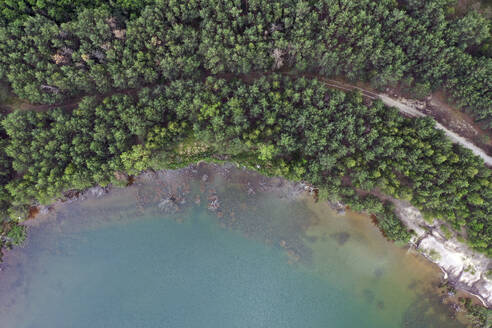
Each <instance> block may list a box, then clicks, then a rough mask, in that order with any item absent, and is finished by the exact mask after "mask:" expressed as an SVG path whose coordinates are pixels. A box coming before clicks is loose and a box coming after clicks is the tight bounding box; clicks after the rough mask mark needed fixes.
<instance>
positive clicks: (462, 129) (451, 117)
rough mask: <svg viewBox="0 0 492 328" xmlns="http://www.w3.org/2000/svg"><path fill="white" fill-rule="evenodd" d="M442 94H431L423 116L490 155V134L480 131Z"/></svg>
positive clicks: (467, 116) (489, 132) (480, 129)
mask: <svg viewBox="0 0 492 328" xmlns="http://www.w3.org/2000/svg"><path fill="white" fill-rule="evenodd" d="M447 99H449V98H447V97H446V95H445V94H444V92H442V91H439V92H435V93H433V94H432V97H431V98H430V99H429V100H428V101H427V108H426V109H425V110H424V112H425V114H427V115H429V116H431V117H433V118H434V119H435V120H436V121H438V122H439V123H441V124H442V125H444V126H445V127H447V128H448V129H450V130H451V131H453V132H456V133H457V134H459V135H460V136H463V137H465V138H467V139H468V140H470V141H472V142H473V143H474V144H475V145H477V146H478V147H480V148H482V149H483V150H484V151H485V152H486V153H487V154H489V155H490V154H492V132H491V131H487V130H484V129H482V128H481V127H480V126H479V125H478V124H477V123H476V122H475V121H474V120H473V119H472V118H471V117H470V116H469V115H467V114H466V113H464V112H462V111H460V110H458V109H457V107H456V106H453V105H452V104H451V103H450V102H449V100H447Z"/></svg>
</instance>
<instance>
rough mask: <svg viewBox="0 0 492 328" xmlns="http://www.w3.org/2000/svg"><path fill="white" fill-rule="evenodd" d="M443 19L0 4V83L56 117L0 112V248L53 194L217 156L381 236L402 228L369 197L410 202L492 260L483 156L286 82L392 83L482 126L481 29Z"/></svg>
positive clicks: (440, 7)
mask: <svg viewBox="0 0 492 328" xmlns="http://www.w3.org/2000/svg"><path fill="white" fill-rule="evenodd" d="M454 5H455V2H454V1H452V0H429V1H418V0H399V1H396V0H380V1H370V0H360V1H352V0H318V1H294V0H274V1H260V0H248V1H244V0H229V1H224V0H200V1H199V0H195V1H193V0H192V1H183V0H146V1H136V0H97V1H87V0H75V1H70V2H68V1H55V0H44V1H33V0H19V1H6V0H4V1H0V78H1V79H2V80H3V81H6V82H7V83H8V84H9V86H10V87H11V89H12V91H13V92H14V93H15V94H16V95H17V96H18V97H19V98H21V99H25V100H27V101H29V102H31V103H37V104H50V105H53V107H54V108H51V109H49V110H47V111H20V110H14V111H12V112H10V113H2V123H1V127H0V138H1V141H0V143H1V147H0V170H1V171H0V206H1V209H0V211H1V214H2V216H4V217H9V218H10V220H4V221H3V222H2V228H1V229H2V230H3V234H2V235H4V236H6V237H3V238H2V239H0V243H2V242H4V243H15V242H17V241H19V240H21V239H22V237H23V236H24V232H23V231H22V227H20V226H18V225H17V224H16V222H17V219H19V218H20V219H23V218H25V217H26V215H27V214H28V212H29V208H30V206H31V205H32V204H37V203H41V204H47V203H49V202H50V201H52V200H53V199H54V198H55V197H59V196H60V195H61V194H62V192H63V191H66V190H71V189H78V190H80V189H84V188H87V187H90V186H92V185H94V184H100V185H107V184H109V183H113V184H121V183H124V182H122V181H119V180H118V179H117V177H118V176H120V175H121V174H119V173H124V174H130V175H132V174H137V173H138V172H140V171H142V170H144V169H148V168H171V167H177V166H180V165H186V163H190V162H193V161H196V160H199V159H204V158H211V157H214V156H217V155H224V156H226V157H227V158H229V159H230V160H233V161H236V162H238V163H242V164H244V165H249V166H250V167H256V165H260V170H261V171H262V172H263V173H265V174H268V175H279V176H284V177H287V178H290V179H296V180H307V181H310V182H312V183H313V184H315V185H316V186H318V187H319V188H320V196H322V198H323V199H324V198H330V199H339V200H342V201H343V202H344V203H346V204H348V205H349V206H351V207H352V208H354V209H356V210H366V211H367V212H369V213H372V214H374V215H375V216H376V218H377V221H378V222H379V225H380V227H381V229H382V230H383V231H384V233H385V235H386V236H387V237H388V238H389V239H392V240H403V241H405V240H408V239H409V237H410V234H411V232H409V231H407V230H406V229H405V227H404V226H403V225H402V223H401V222H400V221H399V220H398V219H397V217H396V215H395V214H394V212H393V211H392V207H391V205H390V204H388V203H383V202H381V201H380V200H379V199H378V198H377V197H375V196H374V195H373V194H375V193H376V192H382V193H385V194H388V195H391V196H394V197H397V198H401V199H405V200H408V201H410V202H411V203H412V204H413V205H415V206H417V207H418V208H420V209H421V210H422V211H423V212H424V213H425V215H426V217H428V218H438V219H440V220H443V221H445V222H448V223H449V224H450V225H451V226H452V227H453V228H454V230H455V232H456V233H457V234H458V235H459V236H460V238H463V239H464V240H466V241H467V242H468V243H469V244H470V246H471V247H473V248H474V249H476V250H478V251H481V252H484V253H486V254H488V255H489V256H490V255H492V225H491V219H492V177H491V175H490V169H488V168H486V167H485V165H484V164H483V162H482V160H481V159H479V158H477V157H475V156H473V155H472V154H471V152H470V151H468V150H466V149H463V148H462V147H460V146H457V145H454V144H452V143H450V142H449V141H448V140H447V139H446V138H445V136H444V135H443V134H442V132H440V131H439V130H436V129H435V128H434V122H433V121H432V120H431V119H426V118H419V119H410V118H405V117H403V116H401V115H400V114H399V113H398V111H397V110H395V109H391V108H387V107H385V106H384V105H383V104H382V103H381V102H379V101H375V102H370V101H368V100H367V99H363V97H362V95H361V94H358V93H348V94H346V93H343V92H340V91H335V90H330V89H329V88H327V87H326V86H325V85H324V84H323V83H322V82H321V81H320V80H318V79H316V78H303V77H301V76H303V75H306V76H307V75H309V76H318V77H335V78H337V77H343V78H345V79H348V80H350V81H353V82H357V81H361V82H365V83H369V84H370V85H371V86H372V87H373V88H376V89H382V90H383V89H385V88H386V87H388V86H389V87H395V86H402V87H404V88H406V89H408V90H409V92H410V93H411V94H412V96H413V97H416V98H424V97H426V96H427V95H429V94H430V93H431V92H432V91H435V90H445V91H446V92H447V94H448V96H449V97H451V98H452V99H453V100H454V101H455V102H456V103H457V104H458V105H460V106H461V107H462V108H463V110H465V111H467V112H469V113H470V114H471V115H472V116H473V117H474V118H475V119H476V120H477V121H478V122H479V123H480V124H481V125H482V126H484V127H485V128H489V129H492V90H491V86H492V80H491V79H492V58H491V54H490V52H489V51H488V50H487V49H488V48H487V47H488V44H489V41H490V35H491V34H490V29H489V25H490V22H489V21H488V20H487V19H486V18H484V17H483V16H482V15H480V14H479V13H477V12H475V11H469V12H466V13H463V14H458V13H456V12H455V11H454ZM287 73H288V74H287ZM295 76H298V77H297V78H296V77H295ZM66 104H70V105H73V106H69V107H70V108H71V107H75V109H73V110H71V109H70V110H67V109H66V108H64V105H66ZM58 107H59V108H58ZM115 173H116V174H115ZM363 195H365V196H363Z"/></svg>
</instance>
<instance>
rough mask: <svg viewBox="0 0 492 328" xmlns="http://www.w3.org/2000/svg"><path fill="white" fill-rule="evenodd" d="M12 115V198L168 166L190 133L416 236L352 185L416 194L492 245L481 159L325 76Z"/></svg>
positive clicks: (187, 85)
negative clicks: (331, 84)
mask: <svg viewBox="0 0 492 328" xmlns="http://www.w3.org/2000/svg"><path fill="white" fill-rule="evenodd" d="M3 126H4V128H5V130H6V132H7V133H8V145H7V147H6V153H7V154H8V155H9V156H10V157H11V158H12V166H13V168H14V169H15V170H16V171H17V172H18V174H19V175H20V176H19V177H18V178H16V179H13V180H11V181H10V182H9V183H8V184H7V186H6V188H7V190H8V191H9V193H10V194H9V195H10V197H11V198H12V204H13V205H14V206H20V205H22V204H25V203H30V202H32V201H34V200H36V199H37V200H40V201H44V202H46V201H49V200H50V199H51V198H52V197H54V196H56V195H58V194H59V193H60V192H61V191H62V190H65V189H70V188H79V189H80V188H84V187H87V186H90V185H92V184H94V183H99V184H103V185H104V184H107V183H109V182H111V181H112V180H113V179H114V178H113V173H114V172H115V171H126V172H129V173H130V174H135V173H137V172H139V171H141V170H143V169H145V168H148V167H149V166H151V165H152V163H153V161H154V159H155V158H156V157H159V156H160V158H165V161H166V163H167V164H168V165H169V166H172V165H176V164H177V163H185V162H187V161H188V160H187V159H190V158H193V159H197V158H199V157H197V156H198V155H197V154H196V153H192V152H188V151H186V150H184V148H186V147H187V145H189V144H190V142H189V141H187V140H191V143H195V144H197V145H198V146H200V145H205V148H206V149H207V153H206V154H205V155H206V156H208V155H209V154H210V153H215V154H223V155H229V157H231V158H238V159H242V160H243V161H244V159H245V158H246V160H247V161H249V162H250V163H251V164H252V165H256V164H259V165H260V167H261V169H262V172H264V173H267V174H270V175H281V176H285V177H288V178H291V179H303V180H308V181H311V182H313V183H315V184H317V185H319V186H320V187H321V188H322V189H323V191H324V194H327V193H331V194H338V195H340V196H341V199H342V201H344V202H345V203H347V204H349V205H350V206H351V207H353V208H354V209H356V210H366V211H368V212H369V213H372V214H374V215H376V217H377V220H378V222H379V225H380V227H381V229H382V230H383V231H384V232H385V234H386V235H387V236H388V238H390V239H393V240H408V238H409V233H408V232H407V231H406V230H405V228H404V226H403V225H402V224H401V222H400V221H399V220H398V219H397V217H396V216H395V214H394V213H393V212H392V210H391V208H390V207H389V206H388V205H387V204H386V205H383V204H382V203H381V202H380V201H379V200H378V199H376V198H375V197H373V196H366V197H362V198H361V197H359V196H357V195H356V193H355V191H354V190H365V191H373V190H376V189H378V190H380V191H383V192H384V193H386V194H389V195H392V196H395V197H397V198H403V199H407V200H409V201H410V202H411V203H412V204H414V205H415V206H417V207H419V208H420V209H422V210H423V211H424V212H425V213H427V215H430V216H433V217H436V218H439V219H442V220H445V221H447V222H449V224H450V225H451V226H453V227H454V228H455V229H456V230H458V231H459V230H461V228H464V229H465V230H466V235H467V238H468V241H469V243H470V245H471V246H472V247H474V248H475V249H477V250H480V251H483V252H487V253H488V254H491V251H492V247H491V246H492V233H491V232H492V225H491V222H490V220H491V217H492V215H491V213H492V177H491V175H490V170H488V169H487V168H486V167H485V166H484V164H483V162H482V160H481V159H479V158H478V157H475V156H473V155H472V153H471V152H470V151H468V150H465V149H463V148H462V147H460V146H458V145H454V144H452V143H451V142H450V141H449V140H447V139H446V137H445V136H444V135H443V133H442V132H441V131H440V130H437V129H435V128H434V122H433V121H432V120H431V119H428V118H418V119H409V118H405V117H403V116H401V115H400V114H399V113H398V111H397V110H396V109H391V108H387V107H385V106H384V105H383V104H382V102H380V101H376V102H373V103H367V102H364V100H363V98H362V96H361V95H360V94H358V93H352V94H346V93H343V92H340V91H335V90H332V89H329V88H327V87H326V86H325V85H324V84H323V83H322V82H320V81H318V80H316V79H306V78H298V79H291V78H288V77H286V76H282V75H270V76H268V77H261V78H258V79H256V80H254V81H252V82H243V81H241V80H230V81H228V80H225V79H216V78H211V77H210V78H208V79H207V80H206V81H204V82H192V81H182V80H177V81H174V82H172V83H170V84H168V85H165V86H155V87H152V88H144V89H142V90H141V91H140V92H139V93H138V94H115V95H113V96H111V97H108V98H105V99H104V100H102V101H101V100H97V99H96V98H94V97H87V98H85V99H84V100H83V101H82V102H81V104H80V105H79V108H77V109H76V110H74V111H73V112H72V113H67V112H63V111H61V110H52V111H50V112H45V113H35V112H14V113H11V114H9V115H8V117H7V118H6V119H5V120H4V121H3ZM185 139H186V140H185ZM198 146H197V147H198ZM205 155H203V156H205Z"/></svg>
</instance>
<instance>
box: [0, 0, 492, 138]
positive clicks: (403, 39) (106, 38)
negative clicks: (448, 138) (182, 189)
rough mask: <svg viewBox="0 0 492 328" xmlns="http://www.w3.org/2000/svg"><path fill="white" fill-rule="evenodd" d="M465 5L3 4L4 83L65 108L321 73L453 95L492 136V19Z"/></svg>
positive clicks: (174, 0)
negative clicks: (210, 82)
mask: <svg viewBox="0 0 492 328" xmlns="http://www.w3.org/2000/svg"><path fill="white" fill-rule="evenodd" d="M455 3H456V1H453V0H428V1H420V0H399V1H396V0H380V1H373V0H359V1H352V0H318V1H300V0H296V1H295V0H274V1H260V0H248V1H244V0H227V1H226V0H192V1H184V0H146V1H140V0H138V1H137V0H97V1H88V0H76V1H65V0H64V1H56V0H43V1H38V0H36V1H34V0H17V1H13V0H8V1H7V0H2V1H0V8H1V10H0V16H1V17H0V23H1V24H0V25H3V26H1V27H0V77H1V78H3V79H6V80H7V81H8V82H9V83H10V84H11V86H12V88H13V90H14V91H15V93H16V94H17V95H18V96H19V97H21V98H23V99H27V100H29V101H30V102H33V103H49V104H54V103H61V102H64V101H68V100H69V99H70V98H71V97H74V96H81V95H87V94H91V95H93V94H95V93H99V94H105V93H107V92H109V91H111V90H114V89H120V90H124V89H128V88H140V87H142V86H145V85H151V84H155V83H165V82H166V81H171V80H173V79H176V78H196V77H198V76H204V75H205V76H208V75H210V74H214V75H217V74H219V75H220V74H249V73H252V72H264V71H274V70H292V71H296V72H312V73H316V74H318V75H322V76H343V77H344V78H346V79H349V80H351V81H365V82H368V83H370V84H371V85H372V86H373V87H374V88H379V89H384V88H385V87H386V86H401V87H402V88H404V89H408V90H410V92H411V94H412V95H413V96H414V97H418V98H423V97H426V96H427V95H428V94H429V93H430V92H431V91H433V90H440V89H444V90H446V91H447V93H448V95H449V96H450V97H451V98H453V99H454V100H455V102H456V103H457V104H458V105H459V106H461V107H462V108H463V109H464V110H466V111H468V112H469V113H471V114H472V116H473V117H474V118H475V119H476V120H477V121H479V122H480V123H481V124H482V125H483V126H484V127H486V128H489V129H490V128H492V90H491V85H492V81H491V76H492V58H491V56H490V55H491V53H490V50H491V49H489V48H490V35H491V34H490V20H487V19H486V18H484V17H483V16H481V15H480V14H479V13H477V12H476V11H473V10H471V11H469V12H466V13H464V14H457V13H456V12H455V9H454V5H455ZM146 4H148V6H145V5H146Z"/></svg>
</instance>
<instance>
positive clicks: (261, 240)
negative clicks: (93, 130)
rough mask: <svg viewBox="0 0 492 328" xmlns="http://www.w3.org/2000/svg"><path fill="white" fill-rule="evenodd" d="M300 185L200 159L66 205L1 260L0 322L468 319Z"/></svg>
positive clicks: (428, 271)
mask: <svg viewBox="0 0 492 328" xmlns="http://www.w3.org/2000/svg"><path fill="white" fill-rule="evenodd" d="M302 189H303V188H302V186H301V185H299V184H294V183H289V182H286V181H284V180H281V179H267V178H265V177H262V176H259V175H257V174H255V173H251V172H248V171H244V170H240V169H235V168H233V167H226V166H214V165H199V166H194V167H191V168H188V169H184V170H179V171H165V172H159V173H156V174H150V175H147V176H142V177H140V178H138V179H137V180H136V181H135V183H134V184H133V185H132V186H130V187H127V188H124V189H115V190H113V191H111V192H110V193H109V194H106V195H104V196H102V197H99V198H96V197H88V198H87V199H85V200H79V201H74V202H72V203H69V204H62V205H60V206H59V208H57V209H56V211H53V212H52V213H50V214H49V215H47V216H45V217H39V218H36V219H34V220H32V221H31V222H29V224H30V225H31V226H30V228H29V230H30V231H29V238H28V242H27V243H26V245H25V246H24V247H22V248H17V249H14V250H12V251H10V252H8V253H7V254H6V256H5V263H4V264H2V269H3V270H2V271H1V272H0V326H1V327H5V328H10V327H12V328H34V327H36V328H56V327H74V328H78V327H81V328H82V327H121V328H126V327H132V328H133V327H204V328H208V327H238V328H242V327H273V328H276V327H279V328H280V327H307V328H309V327H313V328H317V327H320V328H321V327H333V328H338V327H340V328H341V327H369V328H371V327H374V328H386V327H387V328H395V327H419V328H426V327H435V328H441V327H442V328H444V327H446V328H454V327H456V328H458V327H465V325H464V324H462V323H460V322H459V321H458V320H456V319H455V318H452V313H451V312H450V310H449V308H448V307H447V306H446V305H444V304H442V302H441V298H440V295H439V294H438V293H439V291H438V288H437V285H438V284H439V280H440V279H439V277H440V275H439V270H438V269H437V268H436V267H435V266H433V265H431V264H430V263H428V262H426V261H425V260H424V259H422V258H421V257H420V256H418V255H416V254H413V253H411V252H408V251H407V250H406V249H401V248H398V247H397V246H395V245H394V244H391V243H389V242H387V241H386V240H385V239H384V238H383V237H382V236H381V234H380V232H379V231H378V230H377V228H376V227H374V226H373V225H372V223H371V222H370V220H369V219H368V218H367V217H365V216H363V215H358V214H355V213H351V212H347V214H346V215H344V216H342V215H338V214H337V213H336V212H334V211H333V210H332V209H331V208H330V207H329V206H328V205H327V204H323V203H315V202H314V201H313V200H312V199H311V198H309V197H307V196H306V195H305V194H304V193H303V192H302Z"/></svg>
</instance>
